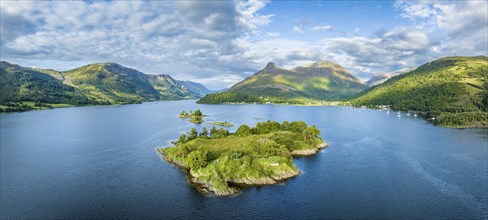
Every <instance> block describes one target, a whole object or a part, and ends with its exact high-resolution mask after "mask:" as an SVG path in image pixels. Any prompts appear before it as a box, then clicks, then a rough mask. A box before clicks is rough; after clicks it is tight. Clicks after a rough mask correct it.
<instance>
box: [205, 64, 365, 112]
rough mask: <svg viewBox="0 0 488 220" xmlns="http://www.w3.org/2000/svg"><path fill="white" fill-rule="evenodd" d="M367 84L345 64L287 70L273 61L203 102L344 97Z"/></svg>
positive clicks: (277, 100) (276, 100)
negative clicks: (344, 66)
mask: <svg viewBox="0 0 488 220" xmlns="http://www.w3.org/2000/svg"><path fill="white" fill-rule="evenodd" d="M365 88H367V86H366V85H365V84H364V83H363V82H361V81H360V80H359V79H358V78H356V77H355V76H354V75H352V74H351V73H350V72H349V71H347V70H346V69H344V68H343V67H342V66H340V65H337V64H335V63H332V62H329V61H321V62H316V63H312V64H308V65H304V66H299V67H295V68H292V69H289V70H287V69H284V68H281V67H279V66H276V65H275V64H274V63H272V62H270V63H268V64H267V65H266V67H265V68H264V69H262V70H260V71H258V72H257V73H255V74H254V75H252V76H250V77H248V78H246V79H244V80H243V81H241V82H239V83H237V84H235V85H234V86H232V87H231V88H230V89H229V90H227V91H225V92H222V93H214V94H209V95H206V96H205V97H204V98H202V99H200V100H199V103H212V104H215V103H223V102H261V103H262V102H276V103H284V102H286V103H305V102H308V101H309V100H343V99H347V98H349V97H351V96H353V95H355V94H357V93H359V92H360V91H361V90H363V89H365Z"/></svg>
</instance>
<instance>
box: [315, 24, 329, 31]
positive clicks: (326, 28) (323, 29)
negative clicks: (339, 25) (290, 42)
mask: <svg viewBox="0 0 488 220" xmlns="http://www.w3.org/2000/svg"><path fill="white" fill-rule="evenodd" d="M332 28H333V27H332V26H330V25H320V26H315V27H312V30H314V31H330V30H332Z"/></svg>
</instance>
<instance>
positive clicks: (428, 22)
mask: <svg viewBox="0 0 488 220" xmlns="http://www.w3.org/2000/svg"><path fill="white" fill-rule="evenodd" d="M395 7H396V8H397V10H399V11H400V14H399V15H400V17H403V18H406V19H408V20H411V21H413V23H412V25H411V26H402V27H396V28H394V29H392V30H378V31H377V32H376V33H375V34H374V35H373V36H367V37H366V36H354V37H342V38H327V39H323V40H322V41H321V42H320V43H319V44H320V45H322V53H323V54H325V57H326V58H327V59H330V60H333V61H336V62H338V63H340V64H341V65H343V66H345V67H346V68H348V69H349V70H351V71H352V72H353V73H355V74H357V75H358V76H359V77H361V78H363V79H367V78H369V77H370V76H371V74H374V73H378V72H389V71H394V70H397V69H401V68H404V67H409V66H418V65H421V64H423V63H426V62H428V61H430V60H433V59H437V58H440V57H443V56H458V55H460V56H476V55H487V53H488V48H487V45H488V40H487V33H488V11H486V8H487V2H486V1H455V2H454V1H397V2H395Z"/></svg>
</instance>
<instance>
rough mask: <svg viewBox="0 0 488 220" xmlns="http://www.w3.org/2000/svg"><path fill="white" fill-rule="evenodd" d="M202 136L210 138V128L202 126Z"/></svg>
mask: <svg viewBox="0 0 488 220" xmlns="http://www.w3.org/2000/svg"><path fill="white" fill-rule="evenodd" d="M200 137H203V138H208V130H207V127H203V128H202V132H201V133H200Z"/></svg>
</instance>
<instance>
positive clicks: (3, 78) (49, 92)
mask: <svg viewBox="0 0 488 220" xmlns="http://www.w3.org/2000/svg"><path fill="white" fill-rule="evenodd" d="M0 94H1V96H0V111H3V110H4V109H6V110H7V109H8V111H19V110H29V109H33V108H34V107H41V106H42V105H41V103H50V104H69V105H83V104H92V103H94V100H92V99H89V98H88V97H87V96H85V95H84V94H83V93H81V92H80V91H78V90H77V89H75V88H74V87H72V86H69V85H65V84H63V83H62V82H61V81H59V80H58V79H56V78H55V77H53V76H50V75H47V74H44V73H42V72H39V71H36V70H34V69H31V68H25V67H21V66H19V65H15V64H10V63H8V62H5V61H1V62H0Z"/></svg>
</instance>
